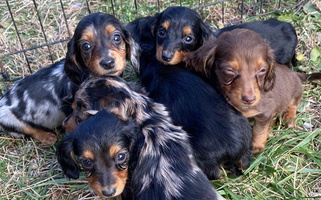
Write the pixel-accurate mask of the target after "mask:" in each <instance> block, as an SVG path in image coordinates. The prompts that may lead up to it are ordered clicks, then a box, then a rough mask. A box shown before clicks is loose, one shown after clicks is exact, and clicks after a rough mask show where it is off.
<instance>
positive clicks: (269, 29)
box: [214, 19, 298, 67]
mask: <svg viewBox="0 0 321 200" xmlns="http://www.w3.org/2000/svg"><path fill="white" fill-rule="evenodd" d="M237 28H245V29H249V30H252V31H255V32H257V33H259V34H260V35H261V36H262V37H263V38H264V39H265V40H266V41H267V42H268V43H269V45H270V47H271V48H272V49H273V51H274V57H275V61H276V62H277V63H279V64H283V65H287V66H288V67H290V66H291V64H292V66H296V53H295V48H296V46H297V44H298V37H297V35H296V32H295V29H294V27H293V26H292V24H290V23H287V22H282V21H279V20H277V19H268V20H262V21H255V22H248V23H243V24H239V25H233V26H228V27H225V28H222V29H220V30H218V31H217V32H215V33H214V35H215V37H217V38H218V37H219V36H220V35H221V34H222V33H224V32H226V31H231V30H234V29H237Z"/></svg>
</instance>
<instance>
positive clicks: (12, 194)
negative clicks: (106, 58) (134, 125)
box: [0, 0, 321, 200]
mask: <svg viewBox="0 0 321 200" xmlns="http://www.w3.org/2000/svg"><path fill="white" fill-rule="evenodd" d="M9 2H10V6H11V7H12V10H13V13H14V15H15V17H16V21H17V24H18V29H19V30H24V34H22V35H21V37H22V39H23V42H24V46H25V47H31V46H33V45H39V44H42V43H44V39H43V34H42V32H41V30H40V28H39V27H38V26H37V16H36V14H35V12H34V10H33V8H32V7H33V3H32V1H31V0H28V1H24V3H25V4H24V5H23V6H22V1H20V2H19V1H9ZM63 2H64V7H65V9H66V15H67V18H68V24H69V27H70V32H71V33H73V30H74V28H75V25H76V24H77V22H78V21H79V19H80V18H81V17H82V16H84V15H86V14H87V11H86V9H85V1H84V0H82V1H79V2H75V1H71V0H64V1H63ZM156 2H157V1H147V0H140V1H138V3H139V4H138V10H137V11H136V10H135V9H134V8H135V6H134V3H133V1H130V2H128V1H125V0H115V1H114V6H115V7H114V10H115V15H116V16H117V17H118V18H119V19H120V20H121V21H123V22H124V23H127V22H129V21H131V20H133V19H134V18H136V17H139V16H146V15H151V14H154V13H155V12H157V11H158V7H157V3H156ZM181 2H182V5H184V6H188V7H193V6H199V5H201V4H204V3H210V1H204V0H203V1H197V2H196V3H195V2H194V1H192V0H185V1H181ZM199 2H200V3H199ZM278 2H279V1H278V0H272V1H265V3H264V8H263V10H262V11H260V10H258V9H257V5H258V4H257V3H256V1H251V0H248V1H245V4H244V8H245V9H246V10H245V12H244V13H243V14H244V16H243V18H244V19H247V21H253V20H259V19H263V18H268V17H277V18H278V19H280V20H283V21H287V22H291V23H292V24H293V25H294V26H295V28H296V31H297V33H298V37H299V44H298V47H297V53H298V59H299V64H298V66H297V67H296V68H295V69H294V70H299V71H303V72H307V73H310V72H316V71H320V70H321V52H320V46H321V39H320V38H321V34H320V32H321V16H320V13H319V12H318V11H320V9H321V3H320V2H319V1H317V0H311V1H309V2H308V3H307V4H305V5H304V6H303V5H302V6H298V7H296V8H291V9H285V10H282V11H279V12H277V13H276V14H273V15H268V16H266V17H263V18H259V17H255V15H257V14H260V13H262V12H269V11H271V10H273V9H277V8H278ZM37 3H38V8H39V10H40V13H41V16H42V19H44V20H43V22H44V27H45V30H46V33H48V36H47V37H48V41H49V42H51V41H54V40H57V39H63V38H68V37H69V36H68V30H67V28H66V24H65V22H64V20H62V12H61V10H60V8H59V6H60V5H59V1H58V0H56V1H50V2H49V1H46V0H39V1H37ZM89 3H90V8H91V10H92V11H93V12H95V11H103V12H108V13H111V14H112V13H113V11H112V8H111V6H110V1H109V0H108V1H107V0H92V1H89ZM223 4H224V6H225V9H224V21H223V20H222V7H221V5H222V4H218V5H213V6H209V7H206V8H199V9H197V11H198V12H199V13H201V14H202V16H203V17H204V19H205V20H206V21H208V22H209V23H210V24H211V25H213V26H216V27H222V26H224V25H225V24H228V23H229V22H233V21H237V20H240V12H239V11H238V9H237V3H235V1H229V2H225V3H223ZM294 4H295V1H294V0H289V1H282V4H281V7H286V6H289V5H294ZM170 5H179V1H176V4H175V3H173V2H172V1H169V0H164V1H160V5H159V6H160V7H159V11H162V10H163V9H164V8H165V7H167V6H170ZM0 13H1V15H0V25H1V26H0V38H1V39H0V47H1V52H0V54H3V53H8V52H12V51H16V50H19V49H20V45H19V43H18V42H17V41H18V40H17V36H16V35H15V32H14V27H13V25H12V22H11V20H10V17H9V13H8V10H7V7H6V4H5V2H4V1H1V2H0ZM51 51H52V52H53V55H54V60H58V59H60V58H63V57H64V55H65V53H66V42H64V43H62V44H57V45H54V46H52V47H51ZM27 54H28V58H30V60H31V67H32V69H33V71H35V70H37V69H39V68H40V67H43V66H46V65H48V64H50V63H51V61H50V59H49V57H48V49H47V48H46V47H44V48H41V49H38V50H34V51H30V52H28V53H27ZM1 62H2V64H3V65H4V68H5V69H6V70H7V71H8V72H9V74H10V76H11V77H19V76H24V75H27V74H29V71H28V68H27V65H26V62H25V59H24V56H23V54H17V55H13V56H6V57H4V58H1ZM126 79H127V80H132V79H134V76H133V72H132V70H131V68H128V70H127V73H126ZM1 81H3V80H2V79H0V82H1ZM0 86H1V89H3V88H4V86H3V84H1V83H0ZM320 94H321V84H320V82H319V83H307V84H305V85H304V93H303V96H302V101H301V104H300V107H299V111H298V117H297V127H296V128H291V129H289V128H286V126H285V125H284V122H283V121H282V120H281V119H278V120H277V121H276V124H275V126H274V128H273V131H272V133H271V134H270V138H269V141H268V144H267V148H266V149H265V150H263V151H262V152H260V153H258V154H255V155H254V156H253V161H252V164H251V166H250V167H249V168H248V169H247V170H246V171H245V173H244V175H243V176H240V177H235V176H232V175H230V174H224V173H223V177H222V178H221V179H220V180H216V181H213V186H214V187H215V188H216V189H217V191H218V192H219V193H220V194H221V195H222V196H223V197H225V198H226V199H235V200H238V199H242V200H243V199H248V200H252V199H255V200H256V199H257V200H262V199H263V200H265V199H266V200H270V199H271V200H275V199H277V200H282V199H300V200H301V199H321V105H320V102H321V96H320ZM62 137H63V133H62V134H61V135H60V138H62ZM55 150H56V149H55V146H53V147H51V148H45V147H43V146H41V144H40V143H39V142H38V141H34V140H32V139H31V140H23V139H14V138H11V137H9V136H8V135H6V134H5V133H0V171H1V173H0V199H10V200H12V199H13V200H14V199H19V200H20V199H22V200H24V199H25V200H27V199H97V197H95V196H94V195H93V194H92V193H91V191H90V188H89V187H88V185H87V183H86V181H85V176H84V175H82V176H81V177H80V179H78V180H68V179H66V178H65V177H64V176H63V174H62V171H61V169H60V167H59V165H58V163H57V160H56V158H55Z"/></svg>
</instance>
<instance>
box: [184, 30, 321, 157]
mask: <svg viewBox="0 0 321 200" xmlns="http://www.w3.org/2000/svg"><path fill="white" fill-rule="evenodd" d="M187 66H188V68H191V69H194V70H196V71H197V72H201V73H202V74H203V75H204V76H206V77H208V78H209V79H210V80H211V81H212V82H213V84H214V86H215V87H218V88H219V89H220V90H221V91H222V93H223V94H224V96H225V97H226V99H227V100H228V102H229V103H230V104H231V105H233V106H234V107H235V108H236V109H237V110H239V111H240V112H241V113H242V114H243V115H244V116H245V117H248V118H250V117H254V120H255V124H254V126H253V151H254V152H258V151H260V150H262V149H264V148H265V145H266V141H267V138H268V135H269V132H270V129H271V126H272V124H273V119H274V117H275V116H277V115H280V114H283V113H284V115H283V117H284V120H285V121H287V123H288V126H289V127H294V126H295V119H294V118H295V117H296V110H297V105H298V103H299V100H300V98H301V94H302V82H303V81H305V80H307V79H309V80H315V79H320V78H321V73H315V74H310V75H306V74H302V73H297V72H293V71H291V70H290V69H288V68H287V66H285V65H280V64H277V63H275V60H274V56H273V51H272V49H271V48H270V47H269V45H268V44H267V42H266V41H265V40H264V39H263V38H262V37H261V36H260V35H259V34H257V33H255V32H254V31H250V30H246V29H235V30H233V31H230V32H226V33H223V34H222V35H221V36H220V37H219V38H218V39H217V40H216V41H214V40H211V41H209V42H207V43H206V44H205V45H204V46H202V47H201V48H200V49H198V50H197V51H196V52H193V53H191V54H190V55H189V56H188V58H187Z"/></svg>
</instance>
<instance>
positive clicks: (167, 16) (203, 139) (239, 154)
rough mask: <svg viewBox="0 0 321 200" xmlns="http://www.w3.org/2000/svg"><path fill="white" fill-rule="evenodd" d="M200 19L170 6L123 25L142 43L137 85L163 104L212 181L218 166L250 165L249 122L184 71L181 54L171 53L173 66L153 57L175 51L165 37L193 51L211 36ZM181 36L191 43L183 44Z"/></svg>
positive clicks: (184, 9) (181, 9)
mask: <svg viewBox="0 0 321 200" xmlns="http://www.w3.org/2000/svg"><path fill="white" fill-rule="evenodd" d="M191 19H193V20H191ZM202 23H203V22H202V21H201V20H200V17H199V16H198V14H197V13H196V12H195V11H192V10H190V9H189V8H185V7H170V8H167V9H166V10H165V11H164V12H162V13H160V14H157V15H155V16H154V17H147V18H140V19H137V20H134V21H133V22H131V23H129V24H128V25H127V29H128V30H129V32H130V33H133V34H132V37H133V38H134V39H135V41H136V42H137V43H138V44H139V45H140V47H141V56H140V68H139V69H140V70H139V72H140V73H139V78H140V82H141V84H142V86H144V88H145V89H146V91H147V92H148V94H149V97H151V98H152V99H153V100H154V101H156V102H158V103H162V104H164V105H165V106H166V107H167V108H168V110H169V113H170V116H171V118H172V119H173V121H174V123H175V124H176V125H180V126H182V127H183V129H184V130H185V131H186V132H187V133H188V134H189V136H190V138H191V144H192V147H193V149H194V155H195V158H196V161H197V164H198V165H199V166H200V168H201V169H202V170H203V171H204V173H205V174H206V175H207V176H208V178H209V179H217V178H219V177H220V167H221V166H222V165H224V166H226V167H227V168H230V169H231V170H232V171H234V172H235V171H236V170H235V169H232V168H233V167H234V166H235V163H240V162H241V163H242V168H243V169H245V168H247V167H248V166H249V163H250V156H251V137H252V133H251V127H250V125H249V122H248V120H247V119H246V118H245V117H244V116H243V115H242V114H241V113H239V112H238V111H236V110H235V109H234V108H233V107H232V106H230V105H229V104H228V103H227V101H226V100H225V98H224V96H222V95H221V94H219V93H218V92H217V91H216V90H214V89H213V87H212V86H211V85H210V84H209V83H208V82H207V81H205V80H203V79H202V78H201V77H199V76H197V75H196V74H194V73H192V72H190V71H189V70H187V69H186V68H185V63H184V62H182V61H184V60H185V58H184V59H182V60H181V59H174V57H175V56H174V55H176V53H173V58H172V59H173V60H176V61H175V62H174V63H176V62H178V60H179V63H178V64H176V65H172V64H173V62H172V61H169V60H167V61H164V60H163V59H162V58H161V57H162V56H161V57H159V56H156V54H157V53H156V52H163V51H165V50H166V49H167V50H166V51H165V54H166V52H167V51H171V52H172V51H173V52H176V51H177V52H178V49H179V48H172V49H171V50H168V49H170V48H168V47H167V46H168V45H169V46H170V43H168V44H167V41H173V42H174V43H175V42H178V41H179V42H178V43H183V44H184V45H186V46H184V45H183V46H184V48H183V47H181V48H182V49H185V50H184V52H188V53H190V52H192V51H194V50H196V49H197V48H198V47H199V46H200V45H201V44H203V42H204V41H205V39H206V38H209V37H210V36H209V35H208V34H206V33H207V32H206V30H203V28H204V24H202ZM163 31H165V34H164V33H163ZM191 31H192V32H191ZM142 32H144V34H136V33H142ZM159 32H161V33H160V35H159ZM205 35H208V36H205ZM187 36H188V38H189V39H191V38H192V41H190V40H189V39H187V38H186V37H187ZM184 38H185V39H184ZM204 38H205V39H204ZM186 40H187V41H189V42H190V43H189V42H188V43H189V44H186ZM163 43H164V44H163ZM181 45H182V44H181ZM161 49H163V50H162V51H160V50H161ZM188 53H187V54H188ZM158 54H160V53H158ZM184 54H185V53H184ZM187 54H186V55H187ZM180 55H182V54H180ZM165 57H166V56H165ZM180 58H181V57H180ZM241 160H242V161H241Z"/></svg>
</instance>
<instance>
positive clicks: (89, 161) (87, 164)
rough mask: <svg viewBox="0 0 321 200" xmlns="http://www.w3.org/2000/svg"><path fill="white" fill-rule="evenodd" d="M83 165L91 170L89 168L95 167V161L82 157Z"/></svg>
mask: <svg viewBox="0 0 321 200" xmlns="http://www.w3.org/2000/svg"><path fill="white" fill-rule="evenodd" d="M81 165H82V166H83V167H84V168H85V169H87V170H89V169H92V168H93V166H94V163H93V162H92V161H91V160H89V159H86V158H85V159H82V160H81Z"/></svg>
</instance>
